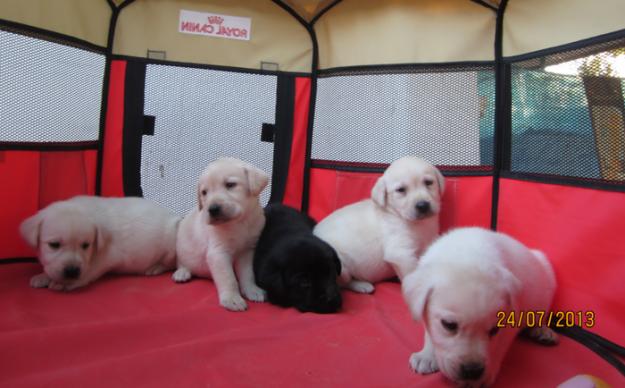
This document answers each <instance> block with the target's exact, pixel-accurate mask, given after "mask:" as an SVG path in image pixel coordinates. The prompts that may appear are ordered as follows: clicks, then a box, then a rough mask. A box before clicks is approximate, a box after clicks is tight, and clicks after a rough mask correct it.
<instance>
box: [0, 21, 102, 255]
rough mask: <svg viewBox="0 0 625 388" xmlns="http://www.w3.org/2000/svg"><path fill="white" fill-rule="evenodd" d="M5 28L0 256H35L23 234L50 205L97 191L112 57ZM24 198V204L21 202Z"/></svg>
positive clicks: (1, 39)
mask: <svg viewBox="0 0 625 388" xmlns="http://www.w3.org/2000/svg"><path fill="white" fill-rule="evenodd" d="M70 41H71V39H69V38H68V40H63V39H61V37H59V36H55V37H54V38H50V40H48V39H47V37H46V36H44V35H42V34H41V33H40V32H37V31H34V30H30V29H28V28H25V27H23V26H17V25H13V24H10V25H8V24H3V25H2V27H1V28H0V86H1V87H0V119H1V120H2V124H1V125H0V166H1V168H0V171H1V173H0V176H2V180H3V182H5V185H6V186H5V187H10V189H8V190H2V192H3V193H2V197H3V198H2V199H3V200H4V202H3V203H5V204H11V205H10V206H3V207H2V208H1V210H0V231H2V235H3V236H6V241H5V242H3V244H1V245H0V257H2V258H15V257H29V256H32V255H33V253H34V252H33V250H32V249H30V248H28V247H27V246H26V244H25V243H24V242H23V241H22V239H21V237H20V236H19V233H18V229H17V227H18V225H19V224H20V222H21V221H22V220H23V219H24V218H26V217H27V216H28V215H31V214H33V213H35V212H36V211H37V210H38V209H40V208H42V207H45V206H47V205H48V204H49V203H51V202H54V201H57V200H60V199H65V198H67V197H71V196H74V195H78V194H95V180H96V151H95V149H96V148H97V141H98V133H99V127H100V124H99V121H100V106H101V96H102V88H103V74H104V67H105V56H104V54H103V53H102V52H101V51H100V50H98V49H97V48H96V47H93V46H91V45H89V44H86V43H80V42H76V41H71V43H70V44H71V45H68V44H67V43H69V42H70ZM15 204H20V206H15Z"/></svg>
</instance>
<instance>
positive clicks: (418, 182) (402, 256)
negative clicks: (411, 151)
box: [314, 156, 445, 293]
mask: <svg viewBox="0 0 625 388" xmlns="http://www.w3.org/2000/svg"><path fill="white" fill-rule="evenodd" d="M444 187H445V184H444V179H443V175H442V174H441V173H440V171H439V170H438V169H437V168H436V167H434V166H433V165H432V164H430V163H428V162H427V161H425V160H423V159H419V158H416V157H411V156H407V157H403V158H401V159H398V160H396V161H395V162H393V163H392V164H391V165H390V166H389V167H388V168H387V169H386V171H385V172H384V174H383V175H382V176H381V177H380V178H379V179H378V180H377V182H376V184H375V185H374V187H373V189H372V190H371V199H367V200H364V201H361V202H357V203H354V204H351V205H348V206H345V207H343V208H341V209H338V210H337V211H335V212H334V213H332V214H330V215H329V216H328V217H326V218H325V219H323V220H322V221H321V222H320V223H319V224H318V225H317V226H316V227H315V229H314V233H315V235H317V236H318V237H319V238H321V239H322V240H325V241H326V242H328V243H329V244H330V245H331V246H332V247H333V248H334V249H335V250H336V251H337V253H338V255H339V258H340V260H341V264H342V271H341V279H340V281H341V284H342V285H343V286H345V287H347V288H349V289H351V290H353V291H356V292H361V293H371V292H373V291H374V286H373V284H372V283H376V282H379V281H382V280H385V279H389V278H392V277H394V276H398V277H399V279H400V280H402V279H403V278H404V276H406V275H407V274H408V273H410V272H411V271H412V270H413V269H414V268H415V267H416V265H417V260H418V257H419V256H420V255H421V253H423V251H424V250H425V248H427V246H428V245H429V244H430V243H431V242H432V241H433V240H434V238H436V236H438V228H439V221H438V218H439V217H438V215H439V212H440V208H441V196H442V194H443V191H444Z"/></svg>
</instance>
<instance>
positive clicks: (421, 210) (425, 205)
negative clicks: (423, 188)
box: [415, 201, 432, 218]
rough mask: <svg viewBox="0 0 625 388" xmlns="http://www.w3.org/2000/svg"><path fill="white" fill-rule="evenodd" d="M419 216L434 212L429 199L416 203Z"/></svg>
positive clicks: (422, 216)
mask: <svg viewBox="0 0 625 388" xmlns="http://www.w3.org/2000/svg"><path fill="white" fill-rule="evenodd" d="M415 210H416V212H417V218H424V217H427V216H429V215H430V214H431V213H432V205H431V204H430V202H428V201H418V202H417V203H416V204H415Z"/></svg>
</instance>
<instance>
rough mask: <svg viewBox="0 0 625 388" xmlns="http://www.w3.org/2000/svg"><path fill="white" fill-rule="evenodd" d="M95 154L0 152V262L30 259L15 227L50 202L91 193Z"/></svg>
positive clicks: (32, 254)
mask: <svg viewBox="0 0 625 388" xmlns="http://www.w3.org/2000/svg"><path fill="white" fill-rule="evenodd" d="M95 175H96V151H95V150H86V151H49V152H39V151H4V152H0V181H2V182H7V183H6V185H5V186H6V188H7V190H0V204H5V205H4V206H1V207H0V235H1V236H3V238H2V244H0V259H2V258H14V257H28V256H34V255H35V252H34V251H33V250H32V249H31V248H30V247H28V246H27V245H26V243H24V241H22V238H21V236H20V235H19V230H18V228H19V224H20V223H21V222H22V221H23V220H24V219H26V218H27V217H30V216H31V215H33V214H35V213H36V212H37V211H38V210H39V209H41V208H43V207H46V206H47V205H49V204H50V203H52V202H55V201H59V200H63V199H67V198H70V197H73V196H75V195H80V194H94V193H95Z"/></svg>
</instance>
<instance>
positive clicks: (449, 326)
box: [441, 319, 458, 333]
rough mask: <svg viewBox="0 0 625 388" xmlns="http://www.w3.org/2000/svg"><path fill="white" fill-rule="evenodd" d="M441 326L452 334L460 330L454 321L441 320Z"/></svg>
mask: <svg viewBox="0 0 625 388" xmlns="http://www.w3.org/2000/svg"><path fill="white" fill-rule="evenodd" d="M441 325H443V327H444V328H445V330H447V331H448V332H450V333H455V332H456V331H457V330H458V324H457V323H456V322H452V321H446V320H444V319H441Z"/></svg>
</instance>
